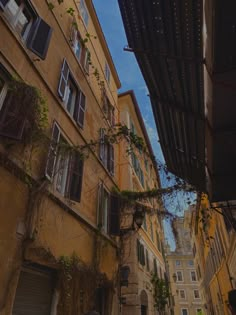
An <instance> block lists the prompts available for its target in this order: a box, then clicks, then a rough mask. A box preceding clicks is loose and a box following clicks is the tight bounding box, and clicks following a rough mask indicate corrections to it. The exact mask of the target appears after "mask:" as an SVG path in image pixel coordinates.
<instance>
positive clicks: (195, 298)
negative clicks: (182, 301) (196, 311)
mask: <svg viewBox="0 0 236 315" xmlns="http://www.w3.org/2000/svg"><path fill="white" fill-rule="evenodd" d="M195 292H197V293H198V297H196V296H195ZM193 298H194V300H200V299H201V297H200V291H199V290H198V289H193Z"/></svg>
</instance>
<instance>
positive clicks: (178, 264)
mask: <svg viewBox="0 0 236 315" xmlns="http://www.w3.org/2000/svg"><path fill="white" fill-rule="evenodd" d="M177 262H179V263H177ZM175 266H176V267H180V266H181V260H179V259H177V260H176V261H175Z"/></svg>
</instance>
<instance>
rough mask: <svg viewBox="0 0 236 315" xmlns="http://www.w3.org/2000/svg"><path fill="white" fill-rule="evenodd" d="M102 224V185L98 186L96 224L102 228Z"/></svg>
mask: <svg viewBox="0 0 236 315" xmlns="http://www.w3.org/2000/svg"><path fill="white" fill-rule="evenodd" d="M103 222H104V187H103V184H102V183H99V185H98V208H97V224H98V227H99V228H102V226H103Z"/></svg>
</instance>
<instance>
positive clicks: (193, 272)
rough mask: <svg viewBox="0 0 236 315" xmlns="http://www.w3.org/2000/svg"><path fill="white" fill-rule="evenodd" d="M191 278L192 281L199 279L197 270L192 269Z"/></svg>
mask: <svg viewBox="0 0 236 315" xmlns="http://www.w3.org/2000/svg"><path fill="white" fill-rule="evenodd" d="M191 280H192V281H197V277H196V272H195V271H191Z"/></svg>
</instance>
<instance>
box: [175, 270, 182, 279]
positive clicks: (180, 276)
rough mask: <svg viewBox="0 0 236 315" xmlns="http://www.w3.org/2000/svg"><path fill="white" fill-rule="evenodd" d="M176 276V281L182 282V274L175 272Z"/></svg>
mask: <svg viewBox="0 0 236 315" xmlns="http://www.w3.org/2000/svg"><path fill="white" fill-rule="evenodd" d="M176 275H177V281H183V274H182V272H181V271H177V272H176Z"/></svg>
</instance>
